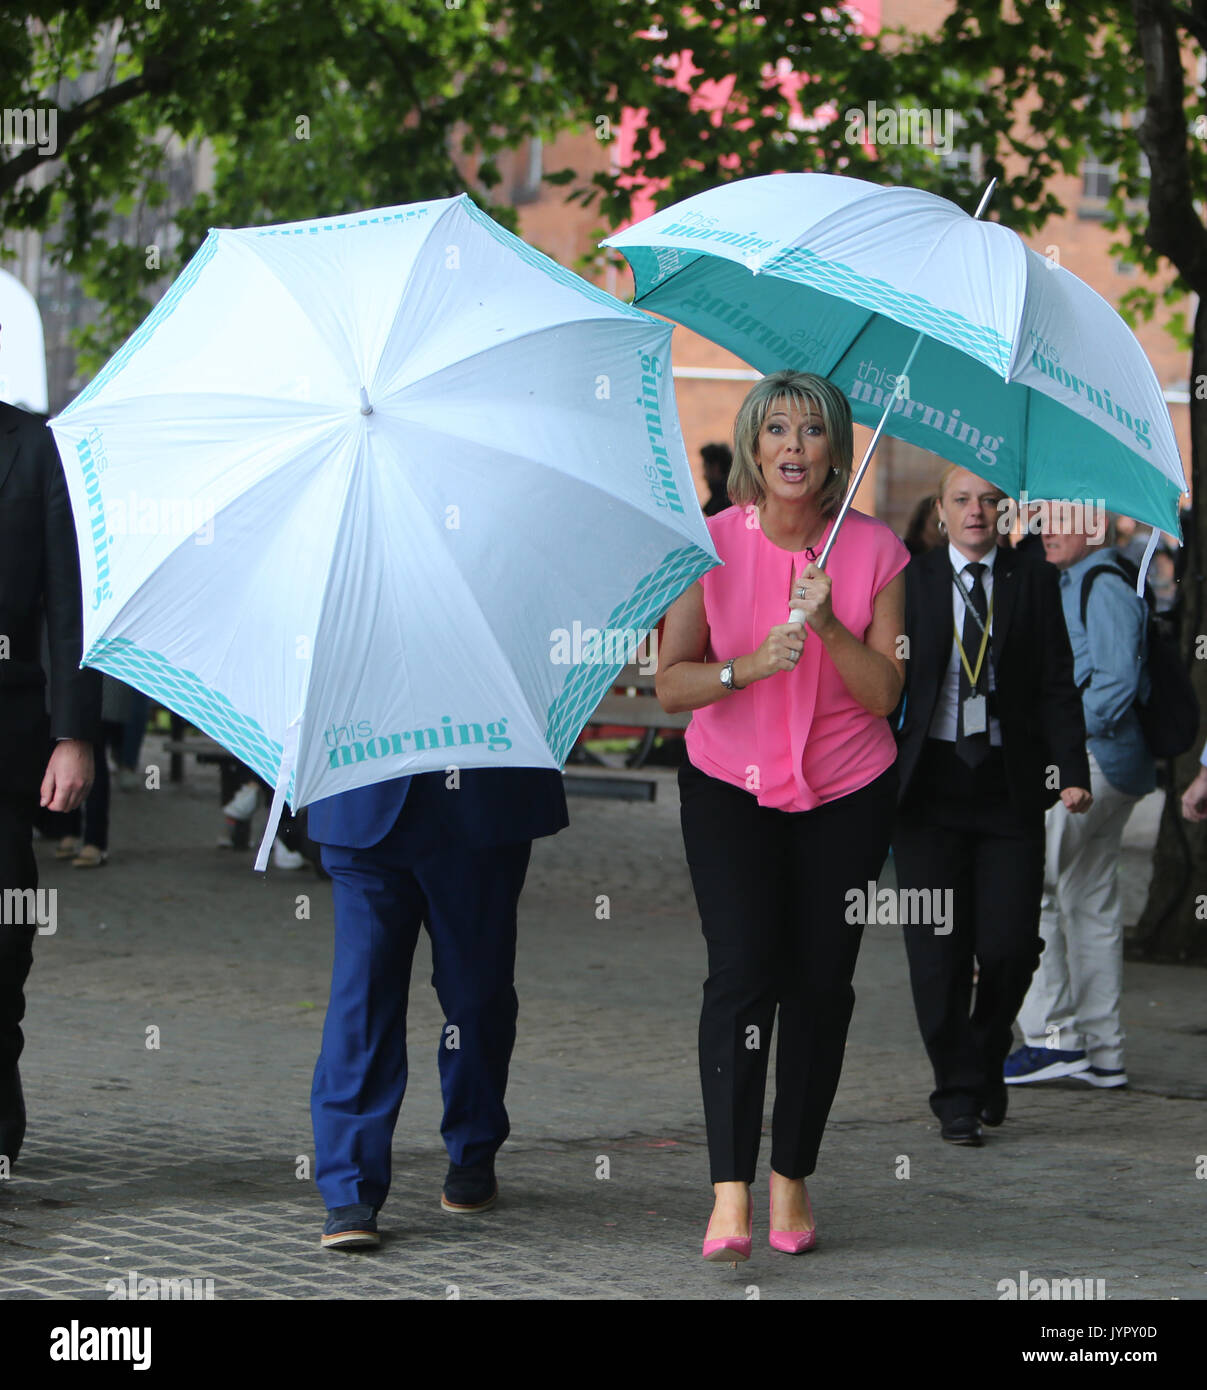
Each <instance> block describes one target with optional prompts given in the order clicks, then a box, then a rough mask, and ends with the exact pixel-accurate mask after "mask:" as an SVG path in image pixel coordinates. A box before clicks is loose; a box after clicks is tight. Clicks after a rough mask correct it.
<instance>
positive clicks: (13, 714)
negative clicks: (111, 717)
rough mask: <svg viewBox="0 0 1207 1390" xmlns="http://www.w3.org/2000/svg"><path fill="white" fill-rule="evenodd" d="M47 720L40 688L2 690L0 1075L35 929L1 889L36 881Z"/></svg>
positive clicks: (21, 1002) (21, 1012) (16, 1022)
mask: <svg viewBox="0 0 1207 1390" xmlns="http://www.w3.org/2000/svg"><path fill="white" fill-rule="evenodd" d="M49 722H50V721H49V719H48V717H47V715H46V712H45V708H44V700H43V696H42V692H41V690H39V689H34V690H29V691H26V690H21V691H8V690H6V691H0V1080H3V1079H5V1078H7V1077H8V1076H9V1075H10V1074H11V1073H12V1070H13V1068H14V1067H15V1066H16V1065H17V1059H18V1058H19V1057H20V1055H21V1049H22V1047H23V1046H24V1039H23V1038H22V1036H21V1020H22V1019H23V1018H24V1017H25V993H24V990H25V980H26V977H27V976H28V975H29V969H30V966H31V964H32V963H33V939H34V936H35V935H36V933H37V926H36V924H34V925H30V924H29V923H27V922H25V921H23V920H18V921H12V922H10V921H8V920H6V919H7V918H8V917H10V916H11V917H14V918H24V917H25V915H26V914H25V912H24V910H23V909H21V910H18V909H17V906H16V899H14V898H5V897H4V890H5V889H17V890H21V889H25V888H34V889H36V888H37V886H38V861H37V859H35V857H34V849H33V821H34V814H35V812H36V811H37V810H38V789H39V787H40V785H41V781H42V775H43V773H44V772H45V770H46V758H47V750H48V748H49V746H50V745H49V735H48V728H49ZM6 904H8V905H10V906H9V910H8V911H6V910H5V907H6Z"/></svg>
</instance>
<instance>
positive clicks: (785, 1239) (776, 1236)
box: [767, 1178, 817, 1255]
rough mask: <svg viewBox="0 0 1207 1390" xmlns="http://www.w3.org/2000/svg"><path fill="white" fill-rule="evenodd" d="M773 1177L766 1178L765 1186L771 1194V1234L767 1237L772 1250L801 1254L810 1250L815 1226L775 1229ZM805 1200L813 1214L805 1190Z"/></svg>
mask: <svg viewBox="0 0 1207 1390" xmlns="http://www.w3.org/2000/svg"><path fill="white" fill-rule="evenodd" d="M773 1183H774V1179H770V1178H769V1179H768V1182H767V1187H768V1192H769V1194H770V1195H771V1225H772V1228H773V1229H772V1231H771V1234H770V1235H769V1236H768V1237H767V1240H768V1242H769V1243H770V1245H771V1248H772V1250H782V1251H783V1252H784V1254H785V1255H803V1254H804V1253H805V1251H806V1250H812V1249H813V1246H814V1243H815V1242H816V1240H817V1227H816V1225H814V1227H813V1229H812V1230H811V1231H777V1230H775V1229H774V1226H775V1195H774V1193H775V1188H774V1186H773ZM805 1201H806V1202H808V1205H809V1215H810V1216H812V1215H813V1203H812V1202H810V1201H809V1193H808V1191H806V1192H805Z"/></svg>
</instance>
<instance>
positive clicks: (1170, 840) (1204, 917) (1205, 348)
mask: <svg viewBox="0 0 1207 1390" xmlns="http://www.w3.org/2000/svg"><path fill="white" fill-rule="evenodd" d="M1205 469H1207V296H1202V295H1200V296H1199V304H1198V309H1197V311H1196V313H1195V319H1194V347H1193V351H1192V354H1191V359H1190V487H1191V505H1192V508H1193V520H1192V522H1191V524H1190V525H1189V526H1187V527H1186V528H1185V530H1186V538H1185V539H1186V544H1187V564H1186V570H1185V573H1184V574H1183V576H1182V587H1183V591H1184V592H1183V617H1182V644H1183V645H1182V650H1183V656H1184V657H1185V659H1186V660H1187V662H1188V663H1189V666H1190V673H1191V678H1192V680H1193V681H1194V688H1195V693H1196V694H1197V695H1198V699H1199V709H1200V710H1207V660H1202V659H1199V658H1198V656H1197V649H1198V646H1199V637H1200V634H1202V633H1203V632H1204V626H1203V605H1204V597H1205V595H1204V571H1205V570H1207V564H1205V561H1207V555H1205V554H1204V550H1205V548H1207V544H1205V543H1207V491H1205V490H1204V484H1205V480H1204V477H1203V473H1204V470H1205ZM1205 723H1207V721H1205ZM1205 737H1207V728H1200V730H1199V740H1198V743H1197V744H1196V745H1195V747H1194V748H1192V749H1190V751H1189V752H1187V753H1184V754H1183V755H1182V756H1181V757H1180V758H1178V759H1177V761H1176V764H1175V771H1174V779H1173V785H1172V786H1170V787H1168V788H1167V789H1166V793H1165V807H1164V810H1163V812H1162V815H1161V829H1160V832H1159V834H1158V836H1157V847H1156V850H1155V852H1154V854H1153V879H1152V885H1151V887H1150V888H1149V891H1148V902H1147V903H1146V904H1145V908H1144V913H1143V915H1142V916H1141V918H1140V922H1139V925H1138V926H1137V927H1136V930H1135V932H1134V934H1132V935H1130V936H1129V938H1128V941H1127V947H1128V950H1127V954H1128V955H1129V957H1131V958H1132V959H1139V960H1159V961H1193V962H1195V963H1196V964H1202V965H1207V825H1191V824H1189V823H1188V822H1186V821H1184V820H1183V819H1182V807H1181V801H1182V792H1183V791H1185V789H1186V788H1187V786H1189V785H1190V783H1191V781H1192V780H1193V779H1194V777H1195V774H1196V773H1197V772H1198V770H1199V752H1200V750H1201V748H1202V746H1203V743H1204V740H1205ZM1167 766H1168V765H1167Z"/></svg>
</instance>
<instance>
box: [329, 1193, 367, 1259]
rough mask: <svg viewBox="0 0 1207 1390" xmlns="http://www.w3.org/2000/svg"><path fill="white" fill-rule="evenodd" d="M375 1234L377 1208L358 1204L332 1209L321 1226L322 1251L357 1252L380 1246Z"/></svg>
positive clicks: (362, 1203) (361, 1203) (363, 1203)
mask: <svg viewBox="0 0 1207 1390" xmlns="http://www.w3.org/2000/svg"><path fill="white" fill-rule="evenodd" d="M380 1244H381V1237H380V1236H379V1235H378V1234H377V1208H376V1207H373V1206H369V1205H368V1203H365V1202H360V1203H357V1204H356V1205H355V1206H350V1207H332V1208H331V1210H330V1211H329V1212H328V1213H327V1221H326V1224H325V1225H324V1226H323V1239H322V1246H323V1249H324V1250H357V1249H364V1248H366V1247H368V1246H373V1245H380Z"/></svg>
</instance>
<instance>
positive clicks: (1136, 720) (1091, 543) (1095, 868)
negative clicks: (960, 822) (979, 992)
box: [1004, 508, 1157, 1087]
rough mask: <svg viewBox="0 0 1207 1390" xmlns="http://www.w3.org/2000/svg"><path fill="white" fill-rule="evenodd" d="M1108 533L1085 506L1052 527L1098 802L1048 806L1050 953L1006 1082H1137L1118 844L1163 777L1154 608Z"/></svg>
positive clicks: (1050, 552) (1049, 548)
mask: <svg viewBox="0 0 1207 1390" xmlns="http://www.w3.org/2000/svg"><path fill="white" fill-rule="evenodd" d="M1087 510H1088V508H1087ZM1108 540H1113V536H1109V535H1108V536H1104V535H1103V528H1102V526H1101V519H1099V524H1098V525H1097V526H1096V527H1091V525H1090V524H1089V519H1088V517H1087V516H1086V515H1085V514H1084V513H1083V514H1082V515H1081V516H1080V517H1078V518H1077V519H1076V520H1075V521H1072V522H1070V521H1068V520H1066V519H1064V518H1062V519H1061V524H1060V525H1059V526H1054V525H1051V524H1046V525H1045V527H1044V554H1045V557H1046V558H1047V560H1048V561H1049V563H1050V564H1053V565H1055V566H1056V568H1057V569H1059V570H1060V571H1061V575H1060V593H1061V604H1062V607H1063V609H1064V616H1065V624H1066V626H1067V627H1068V630H1069V641H1070V644H1071V646H1072V648H1073V675H1074V680H1075V681H1076V683H1077V687H1078V689H1079V690H1080V691H1081V698H1082V706H1083V709H1084V712H1085V726H1086V733H1087V744H1088V747H1087V753H1088V755H1089V763H1090V790H1091V792H1092V793H1093V796H1094V801H1093V805H1092V806H1091V807H1090V809H1089V811H1087V812H1086V813H1085V814H1084V815H1080V816H1071V815H1070V814H1069V813H1068V811H1067V810H1066V809H1065V808H1064V806H1062V805H1061V804H1060V802H1057V803H1056V805H1055V806H1053V807H1052V808H1051V809H1050V810H1049V811H1048V813H1047V822H1046V836H1047V848H1046V859H1045V866H1044V898H1043V907H1042V911H1041V915H1040V934H1041V935H1042V937H1043V940H1044V950H1043V955H1042V956H1041V957H1040V962H1039V969H1038V970H1037V971H1036V972H1035V975H1034V977H1033V979H1032V981H1031V987H1030V989H1029V990H1028V991H1027V996H1026V998H1025V999H1024V1001H1023V1006H1022V1008H1021V1009H1020V1010H1019V1015H1018V1024H1019V1028H1020V1029H1021V1031H1022V1034H1023V1040H1024V1046H1023V1047H1021V1048H1019V1049H1018V1050H1017V1051H1016V1052H1013V1053H1011V1055H1010V1056H1009V1057H1008V1058H1007V1059H1006V1064H1005V1068H1004V1080H1005V1081H1006V1083H1007V1084H1008V1085H1021V1084H1025V1083H1028V1082H1033V1081H1049V1080H1054V1079H1056V1078H1058V1077H1065V1076H1074V1077H1077V1078H1078V1079H1080V1080H1083V1081H1088V1082H1089V1083H1090V1084H1091V1085H1094V1086H1108V1087H1109V1086H1126V1085H1127V1073H1126V1070H1125V1069H1124V1062H1123V1037H1124V1034H1123V1029H1122V1026H1121V1024H1120V1019H1119V999H1120V994H1121V992H1122V985H1123V920H1122V905H1121V902H1120V898H1119V885H1118V860H1119V848H1120V843H1121V841H1122V839H1123V830H1124V827H1125V826H1126V824H1127V819H1128V817H1129V816H1130V815H1131V812H1132V808H1133V807H1134V806H1135V804H1136V802H1137V801H1139V799H1140V798H1141V797H1142V796H1144V795H1146V794H1147V793H1148V792H1151V791H1152V790H1153V789H1154V787H1155V786H1156V784H1157V779H1156V764H1155V761H1154V759H1153V755H1152V753H1151V752H1150V750H1149V747H1148V744H1147V742H1146V739H1145V734H1144V730H1143V728H1142V726H1141V719H1140V715H1139V713H1138V711H1137V708H1136V702H1137V701H1138V700H1139V701H1140V702H1141V703H1143V702H1144V701H1147V700H1148V698H1149V695H1150V693H1151V682H1150V679H1149V674H1148V671H1147V669H1146V654H1147V646H1148V644H1147V640H1146V634H1147V629H1148V609H1147V606H1146V604H1145V602H1144V600H1143V599H1142V598H1140V597H1139V595H1138V594H1137V593H1136V589H1135V571H1134V570H1131V569H1130V567H1129V566H1127V565H1126V562H1125V561H1122V560H1121V557H1120V556H1119V555H1118V554H1117V553H1116V551H1115V550H1114V549H1113V548H1112V547H1111V546H1110V545H1109V544H1108V543H1107V541H1108ZM1129 570H1130V579H1129Z"/></svg>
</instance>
